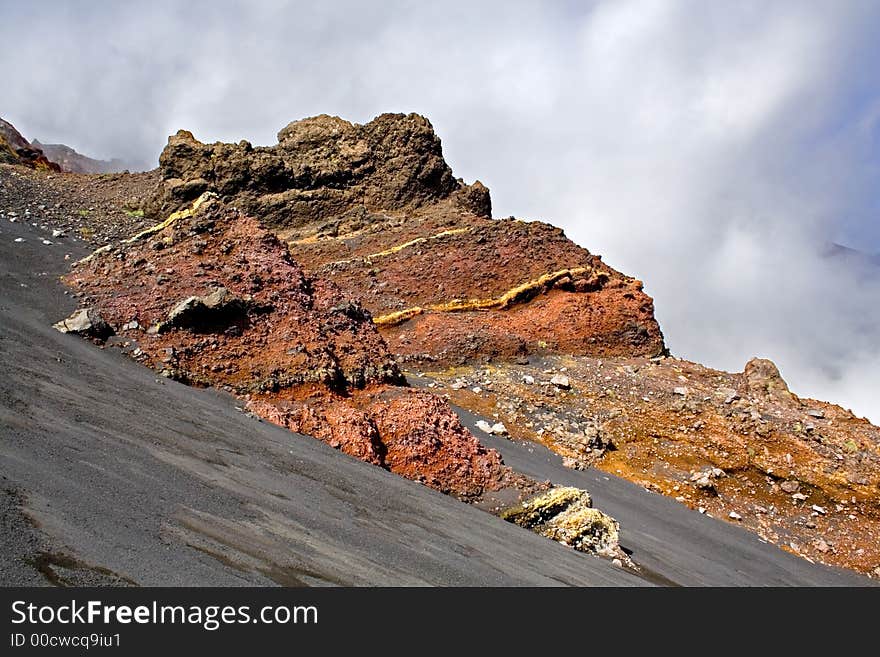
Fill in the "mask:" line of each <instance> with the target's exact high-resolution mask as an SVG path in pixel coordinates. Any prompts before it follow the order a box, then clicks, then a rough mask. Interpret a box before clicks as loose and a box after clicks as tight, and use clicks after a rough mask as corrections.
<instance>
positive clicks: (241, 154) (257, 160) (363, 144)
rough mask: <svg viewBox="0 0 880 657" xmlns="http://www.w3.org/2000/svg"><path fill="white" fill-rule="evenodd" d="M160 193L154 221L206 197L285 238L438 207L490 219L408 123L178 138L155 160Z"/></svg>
mask: <svg viewBox="0 0 880 657" xmlns="http://www.w3.org/2000/svg"><path fill="white" fill-rule="evenodd" d="M159 164H160V167H161V170H162V178H163V180H162V184H161V185H160V188H159V190H158V191H157V193H156V195H155V196H154V197H153V199H152V201H151V203H150V204H149V206H148V213H149V214H151V215H152V216H154V217H155V218H156V219H159V218H162V217H165V216H167V215H168V214H170V213H171V212H174V211H176V210H180V209H181V208H184V207H186V206H187V205H188V204H189V203H191V202H192V201H193V200H194V199H195V198H197V197H198V196H199V195H200V194H202V193H204V192H206V191H212V192H215V193H217V194H218V195H219V196H220V198H221V200H224V201H233V200H234V202H235V205H236V206H237V207H238V208H240V209H242V210H243V211H245V212H246V213H247V214H250V215H251V216H256V217H260V219H261V221H262V222H263V223H264V224H265V225H266V226H268V227H270V228H273V229H276V230H286V231H288V232H289V233H291V234H294V233H295V234H297V235H305V234H319V235H324V234H330V235H338V234H339V233H340V231H350V230H353V229H356V228H357V227H359V226H363V225H365V224H366V223H368V222H370V221H371V213H372V212H382V211H393V210H412V209H415V208H418V207H421V206H424V205H426V204H429V203H432V202H435V201H439V200H441V199H451V200H453V201H454V202H455V204H456V205H457V206H458V207H461V208H463V209H465V210H468V211H470V212H474V213H476V214H481V215H488V214H490V212H491V207H490V203H489V194H488V190H486V188H485V187H483V186H482V185H481V184H480V183H475V184H474V185H472V186H468V185H465V184H464V183H462V182H461V181H459V180H456V179H455V178H454V177H453V176H452V170H451V169H450V168H449V165H447V164H446V161H445V160H444V159H443V153H442V150H441V147H440V139H439V138H438V137H437V135H435V134H434V130H433V128H432V126H431V124H430V122H429V121H428V120H427V119H425V118H424V117H421V116H418V115H417V114H409V115H404V114H383V115H381V116H379V117H377V118H376V119H374V120H373V121H370V122H369V123H367V124H365V125H359V124H353V123H349V122H348V121H345V120H343V119H340V118H338V117H331V116H327V115H321V116H318V117H314V118H310V119H303V120H301V121H294V122H293V123H291V124H289V125H288V126H287V127H285V128H284V129H283V130H281V131H280V132H279V133H278V144H277V145H276V146H269V147H261V146H256V147H255V146H252V145H251V144H249V143H248V142H246V141H241V142H239V143H238V144H224V143H215V144H203V143H201V142H199V141H198V140H197V139H195V137H194V136H193V135H192V133H190V132H187V131H185V130H181V131H179V132H178V133H177V134H176V135H174V136H172V137H170V138H169V140H168V145H167V146H166V148H165V150H164V151H163V152H162V155H161V157H160V158H159Z"/></svg>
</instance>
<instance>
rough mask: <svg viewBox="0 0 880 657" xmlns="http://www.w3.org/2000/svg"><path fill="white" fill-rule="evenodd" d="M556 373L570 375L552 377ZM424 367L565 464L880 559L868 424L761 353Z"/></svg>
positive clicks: (874, 562) (796, 541) (855, 562)
mask: <svg viewBox="0 0 880 657" xmlns="http://www.w3.org/2000/svg"><path fill="white" fill-rule="evenodd" d="M556 375H562V376H565V377H567V378H568V379H569V385H570V388H569V389H563V388H560V387H558V386H556V385H553V384H551V383H550V380H551V378H552V377H553V376H556ZM427 376H429V377H432V378H434V379H436V380H437V381H439V382H440V383H441V384H442V387H438V388H437V389H438V390H443V391H444V392H445V393H446V394H447V395H448V396H449V398H450V399H451V400H452V401H454V402H455V403H456V404H459V405H461V406H463V407H465V408H470V409H474V410H477V411H480V412H482V413H484V414H486V415H488V416H490V417H491V416H492V415H495V416H497V418H498V419H500V420H501V421H502V422H503V423H504V425H505V426H506V427H507V429H508V430H509V431H510V433H511V436H512V437H513V438H514V439H530V440H537V441H539V442H542V443H544V444H545V445H547V446H548V447H550V448H551V449H553V450H554V451H557V452H558V453H560V454H562V455H563V456H564V457H566V463H567V464H568V465H570V466H571V467H585V466H586V465H590V464H591V465H594V466H596V467H598V468H600V469H602V470H606V471H608V472H612V473H614V474H617V475H620V476H623V477H626V478H627V479H630V480H631V481H635V482H637V483H640V484H642V485H644V486H645V487H647V488H650V489H651V490H655V491H658V492H661V493H664V494H666V495H669V496H672V497H675V498H677V499H678V500H679V501H681V502H682V503H684V504H687V505H688V506H690V507H692V508H694V509H702V510H703V512H705V513H708V514H711V515H713V516H715V517H718V518H722V519H725V520H728V521H730V522H736V523H739V524H742V525H743V526H745V527H747V528H749V529H752V530H753V531H755V532H756V533H758V534H759V535H760V536H762V537H763V538H764V539H765V540H768V541H771V542H773V543H776V544H777V545H780V546H781V547H783V548H784V549H788V550H790V551H792V552H796V553H798V554H801V555H803V556H805V557H808V558H810V559H813V560H816V561H822V562H825V563H829V564H835V565H839V566H844V567H847V568H853V569H855V570H858V571H861V572H863V573H866V574H874V575H876V573H875V572H874V570H875V569H876V568H877V567H878V566H880V493H878V491H880V428H878V427H875V426H873V425H872V424H870V423H869V422H868V421H866V420H864V419H860V418H857V417H855V416H854V415H853V414H852V413H850V412H849V411H846V410H844V409H842V408H840V407H839V406H835V405H833V404H828V403H824V402H818V401H814V400H809V399H800V398H798V397H797V396H796V395H793V394H791V393H789V392H788V389H787V387H786V386H785V383H784V382H783V381H782V380H781V379H780V378H779V377H778V372H776V370H775V367H773V366H772V364H768V362H767V361H752V362H751V363H750V364H749V365H748V366H747V368H746V372H745V373H740V374H731V373H727V372H721V371H717V370H712V369H709V368H706V367H703V366H701V365H698V364H696V363H691V362H688V361H683V360H678V359H675V358H660V359H653V360H651V359H645V358H611V359H597V358H589V357H565V356H560V357H552V358H549V359H545V360H541V361H537V360H536V361H535V363H534V364H532V365H517V364H514V363H497V364H493V365H488V366H484V367H480V368H474V367H457V368H453V369H447V370H441V371H430V372H428V373H427ZM474 389H478V390H479V392H474ZM609 446H610V448H609ZM713 468H717V469H718V470H716V471H713ZM703 475H706V476H705V477H704V476H703ZM731 513H733V514H734V515H733V516H731Z"/></svg>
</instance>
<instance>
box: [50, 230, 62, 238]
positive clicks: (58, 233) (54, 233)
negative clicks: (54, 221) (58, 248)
mask: <svg viewBox="0 0 880 657" xmlns="http://www.w3.org/2000/svg"><path fill="white" fill-rule="evenodd" d="M52 237H55V238H58V237H64V231H63V230H57V229H56V230H53V231H52Z"/></svg>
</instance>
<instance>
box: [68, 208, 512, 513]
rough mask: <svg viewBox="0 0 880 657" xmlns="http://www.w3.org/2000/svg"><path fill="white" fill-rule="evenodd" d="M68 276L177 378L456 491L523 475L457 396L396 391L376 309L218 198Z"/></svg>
mask: <svg viewBox="0 0 880 657" xmlns="http://www.w3.org/2000/svg"><path fill="white" fill-rule="evenodd" d="M204 198H207V197H204ZM65 280H66V283H67V284H68V285H70V286H71V287H73V288H74V289H76V290H77V291H79V292H80V293H82V300H83V303H85V304H87V305H88V306H89V307H90V308H94V309H95V311H96V312H99V313H100V314H101V316H102V317H103V318H104V319H105V320H106V322H107V323H108V324H109V325H111V326H112V327H113V329H114V330H115V332H116V334H117V337H116V338H114V339H115V341H116V342H117V343H119V344H122V345H124V346H125V345H127V348H128V349H129V351H130V353H132V354H133V355H134V356H135V357H136V358H138V359H139V360H141V361H143V362H144V363H145V364H147V365H149V366H151V367H153V368H155V369H157V370H159V371H161V372H162V373H163V374H165V375H166V376H170V377H173V378H175V379H178V380H181V381H184V382H187V383H191V384H196V385H204V386H218V387H223V388H226V389H228V390H230V391H232V392H234V393H236V394H238V395H240V396H241V397H243V398H244V399H246V400H248V402H249V409H250V410H251V411H253V412H255V413H257V414H258V415H260V416H262V417H264V418H266V419H268V420H270V421H272V422H275V423H276V424H279V425H282V426H285V427H288V428H290V429H292V430H294V431H297V432H301V433H305V434H309V435H312V436H314V437H316V438H319V439H320V440H323V441H324V442H326V443H328V444H330V445H331V446H333V447H335V448H338V449H341V450H342V451H344V452H346V453H347V454H350V455H351V456H354V457H356V458H359V459H362V460H364V461H367V462H370V463H374V464H376V465H379V466H382V467H385V468H387V469H389V470H391V471H393V472H396V473H399V474H401V475H403V476H405V477H408V478H410V479H414V480H416V481H420V482H423V483H424V484H426V485H428V486H430V487H432V488H435V489H437V490H440V491H442V492H444V493H450V494H453V495H456V496H458V497H461V498H464V499H471V498H475V497H478V496H479V495H481V494H482V493H483V492H484V491H486V490H494V489H496V488H498V487H501V486H503V485H511V483H513V482H514V480H513V479H512V475H511V472H510V471H509V469H508V468H507V467H505V466H504V465H503V464H502V462H501V458H500V457H499V455H498V453H497V452H495V451H493V450H487V449H485V448H484V447H483V446H482V445H481V444H480V443H479V442H478V441H477V439H476V438H474V437H473V435H471V434H470V433H469V432H468V431H467V430H466V429H465V428H464V427H463V426H462V425H461V423H460V422H459V420H458V418H457V417H456V415H455V414H454V413H453V412H452V410H451V409H450V408H449V406H448V405H447V404H446V402H445V401H443V400H441V399H440V398H438V397H435V396H434V395H431V394H429V393H426V392H417V391H414V390H409V389H405V388H400V387H395V386H394V385H390V384H399V383H402V382H403V379H402V377H401V375H400V372H399V371H398V369H397V365H396V363H395V361H394V359H393V357H392V356H391V354H390V352H389V351H388V348H387V345H386V344H385V341H384V340H383V339H382V337H381V336H380V335H379V333H378V331H377V330H376V327H375V326H374V325H373V323H372V321H371V318H370V315H369V313H368V312H366V311H365V310H364V309H363V308H362V307H361V306H360V305H359V304H358V303H357V302H355V301H352V300H351V299H350V298H349V297H347V296H346V295H344V294H343V293H342V292H341V291H340V289H339V288H338V287H337V286H336V285H334V284H333V283H331V282H329V281H328V280H326V279H323V278H318V277H314V276H310V275H307V274H306V273H305V272H304V271H303V270H302V268H301V267H300V266H299V265H298V264H297V263H296V262H295V261H294V260H293V258H292V257H291V255H290V253H289V251H288V250H287V247H286V245H285V244H284V243H282V242H280V241H279V240H278V239H277V238H276V237H275V236H274V235H272V234H271V233H269V232H268V231H267V230H265V229H264V228H262V227H261V225H260V224H259V223H258V222H257V221H255V220H254V219H252V218H250V217H247V216H243V215H242V214H240V213H239V212H237V211H234V210H228V209H225V208H224V207H222V205H221V204H220V203H218V202H216V201H211V200H207V201H205V202H204V203H203V204H202V205H201V206H200V207H198V208H197V209H196V210H195V211H194V212H183V213H181V214H180V215H179V216H177V217H174V216H172V218H170V219H169V220H168V221H166V222H165V223H164V224H161V225H159V226H158V227H156V228H154V229H148V230H147V231H144V233H142V234H141V235H140V236H138V237H136V238H133V239H129V240H127V241H124V242H122V243H120V244H118V245H117V246H115V247H112V248H107V249H102V250H99V251H98V252H96V253H95V254H94V255H93V256H91V257H90V258H88V259H86V260H85V261H83V262H81V263H80V264H78V265H77V266H76V267H75V268H74V270H73V272H72V273H71V274H70V275H68V276H67V277H66V279H65Z"/></svg>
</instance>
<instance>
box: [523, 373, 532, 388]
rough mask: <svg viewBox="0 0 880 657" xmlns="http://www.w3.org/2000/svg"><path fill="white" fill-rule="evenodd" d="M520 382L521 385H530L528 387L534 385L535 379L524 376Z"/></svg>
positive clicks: (528, 375)
mask: <svg viewBox="0 0 880 657" xmlns="http://www.w3.org/2000/svg"><path fill="white" fill-rule="evenodd" d="M522 380H523V383H525V384H526V385H530V386H533V385H535V377H533V376H531V375H530V374H526V375H525V376H524V377H523V379H522Z"/></svg>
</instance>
